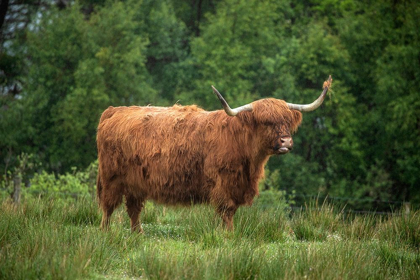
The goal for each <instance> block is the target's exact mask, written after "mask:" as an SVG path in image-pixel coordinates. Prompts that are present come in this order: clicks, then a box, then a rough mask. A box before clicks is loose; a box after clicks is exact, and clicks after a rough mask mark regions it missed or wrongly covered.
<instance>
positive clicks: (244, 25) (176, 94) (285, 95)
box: [0, 0, 420, 210]
mask: <svg viewBox="0 0 420 280" xmlns="http://www.w3.org/2000/svg"><path fill="white" fill-rule="evenodd" d="M26 2H27V1H24V3H22V4H21V3H18V4H19V5H21V6H22V5H29V4H30V5H29V6H30V7H29V6H28V7H29V9H28V10H27V11H28V12H27V14H26V15H25V17H24V18H25V19H26V20H27V21H28V22H25V23H24V24H23V25H21V26H19V27H18V28H16V29H15V34H12V35H13V36H10V39H7V40H4V41H2V42H1V48H0V51H1V54H0V91H1V95H0V159H2V161H1V162H0V169H1V170H4V173H2V175H1V176H0V181H3V182H4V181H6V180H8V179H7V178H8V176H9V177H10V172H14V170H15V168H17V167H18V164H19V163H18V162H19V160H18V156H19V155H21V153H26V154H31V155H33V156H34V158H35V160H36V162H39V163H42V165H39V168H38V170H37V171H39V172H40V174H44V177H45V179H46V178H47V177H48V176H49V175H48V176H47V175H46V174H51V172H55V174H57V175H56V176H57V178H59V177H60V176H66V174H71V168H72V167H74V166H76V167H77V168H78V169H77V170H83V169H84V168H86V167H87V166H89V164H90V163H91V162H93V161H94V160H95V159H96V157H97V152H96V148H95V135H96V126H97V123H98V119H99V117H100V114H101V112H103V110H104V109H106V108H107V107H108V106H120V105H148V104H153V105H157V106H168V105H172V104H174V103H176V102H179V103H181V104H184V105H186V104H192V103H195V104H198V105H200V106H202V107H204V108H205V109H210V110H211V109H219V107H220V105H219V103H218V102H217V99H216V98H215V97H214V95H213V94H212V92H211V88H210V85H215V86H216V88H218V89H219V90H220V92H221V93H222V94H223V95H224V96H225V97H226V99H227V101H228V102H229V103H230V104H231V105H232V106H239V105H243V104H245V103H248V102H252V101H253V100H256V99H260V98H265V97H274V98H280V99H284V100H287V101H289V102H293V103H309V102H312V101H313V100H314V99H315V98H316V97H317V96H318V94H319V93H320V91H321V86H322V82H323V81H324V80H325V79H326V78H327V77H328V75H330V74H331V75H332V77H333V79H334V82H333V88H332V95H331V96H330V98H329V99H327V100H326V101H325V102H324V105H323V106H322V107H321V108H320V109H318V110H316V111H314V112H311V113H306V114H304V116H303V122H302V126H301V127H300V129H299V131H298V133H297V134H296V135H295V136H294V143H295V145H294V150H293V152H292V153H291V154H288V155H285V156H281V157H275V158H274V157H273V158H272V159H271V160H270V161H269V166H268V171H269V175H268V178H269V180H271V182H270V184H271V186H270V192H273V194H272V195H273V197H274V196H277V195H278V196H279V197H285V196H284V195H283V194H280V193H282V191H286V196H287V195H290V194H292V192H293V191H294V192H295V196H296V197H295V202H296V204H297V205H302V204H303V203H304V201H305V199H306V197H307V196H316V195H317V194H320V195H330V197H341V198H344V199H347V198H351V199H352V200H351V201H350V200H348V201H347V202H348V207H352V208H355V209H376V210H390V208H392V207H391V206H390V205H392V206H394V205H398V204H401V203H402V202H404V201H409V202H411V203H412V204H413V205H416V206H418V205H419V204H420V191H419V189H418V187H417V186H418V185H419V184H420V176H419V174H420V153H419V151H420V129H419V127H420V125H419V124H420V120H419V116H420V101H419V100H420V99H419V98H418V97H419V92H420V66H419V63H418V61H419V59H418V58H419V56H420V39H419V33H418V30H419V29H420V6H419V5H418V4H417V2H416V1H413V0H407V1H390V0H380V1H373V2H366V1H360V0H358V1H337V0H310V1H308V0H298V1H288V0H280V1H272V0H262V1H256V0H251V1H245V0H217V1H215V0H212V1H210V0H200V1H174V0H163V1H151V0H144V1H134V0H128V1H123V2H118V1H117V2H116V1H108V0H80V1H70V2H69V1H67V2H66V3H64V2H62V1H61V2H59V3H57V4H53V3H49V2H42V1H41V2H39V3H38V2H37V3H38V4H33V5H32V4H31V3H32V2H30V3H29V2H28V3H26ZM60 3H61V4H60ZM8 13H9V14H8V15H9V16H11V17H12V16H13V15H12V14H15V13H18V12H17V11H15V10H11V9H10V8H9V10H8ZM6 19H7V15H6ZM6 25H7V24H5V25H4V26H6ZM7 26H8V27H7V30H6V29H4V28H6V27H4V28H3V27H2V28H3V30H2V34H5V31H7V32H9V33H10V32H11V31H13V28H10V25H7ZM25 27H26V28H25ZM8 38H9V37H8ZM43 170H45V171H46V172H47V173H42V171H43ZM8 171H10V172H9V173H8ZM33 171H35V170H32V171H30V170H27V171H26V172H27V174H26V175H25V176H26V177H27V178H29V177H31V176H32V172H33ZM270 174H271V175H270ZM276 174H277V175H276ZM36 176H39V174H38V175H36ZM270 176H271V177H270ZM9 182H10V180H9ZM2 184H3V185H4V184H6V183H2ZM3 188H4V187H3ZM274 192H275V193H274ZM263 196H264V195H263ZM263 199H266V198H263V197H261V200H263ZM279 199H280V198H279Z"/></svg>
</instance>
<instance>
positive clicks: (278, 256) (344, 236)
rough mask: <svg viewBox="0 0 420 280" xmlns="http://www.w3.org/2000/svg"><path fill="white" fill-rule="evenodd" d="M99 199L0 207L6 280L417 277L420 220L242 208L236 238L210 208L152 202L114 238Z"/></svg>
mask: <svg viewBox="0 0 420 280" xmlns="http://www.w3.org/2000/svg"><path fill="white" fill-rule="evenodd" d="M100 218H101V217H100V213H99V211H98V208H97V205H96V203H95V202H94V201H92V200H91V199H90V198H85V199H79V200H77V201H74V202H62V201H56V200H53V199H28V200H25V201H23V203H22V204H21V205H20V206H19V207H16V206H14V205H13V204H11V203H10V202H7V201H4V202H2V203H1V205H0V279H86V278H88V279H104V278H106V279H132V278H142V279H418V277H419V275H420V257H419V232H420V228H419V226H420V212H419V211H414V212H411V213H410V214H407V215H406V214H404V213H399V212H397V213H394V214H393V215H389V216H381V217H376V216H374V215H367V216H345V215H343V212H342V211H341V209H337V208H336V207H333V206H332V205H330V204H327V203H318V202H316V201H315V202H312V203H308V206H307V207H306V208H303V209H302V211H299V212H297V213H295V214H293V215H291V216H289V215H288V214H286V213H284V212H281V211H278V210H275V209H264V210H263V209H260V208H258V207H250V208H247V207H243V208H240V209H239V210H238V212H237V214H236V215H235V220H234V225H235V230H234V231H233V232H228V231H226V230H225V229H224V227H223V225H222V223H221V220H220V218H219V217H218V216H217V215H216V214H215V213H214V209H213V208H212V207H209V206H194V207H190V208H183V207H173V208H167V207H163V206H159V205H154V204H152V203H147V205H146V210H145V212H144V213H143V214H142V222H143V228H144V230H145V234H143V235H139V234H131V232H130V230H129V228H130V226H129V221H128V218H127V214H126V213H125V209H124V208H123V207H121V208H120V209H118V210H117V211H116V213H115V214H114V215H113V218H112V223H111V228H110V230H109V231H108V232H103V231H101V230H99V223H100Z"/></svg>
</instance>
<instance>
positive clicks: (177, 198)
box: [97, 99, 302, 231]
mask: <svg viewBox="0 0 420 280" xmlns="http://www.w3.org/2000/svg"><path fill="white" fill-rule="evenodd" d="M252 105H253V111H248V112H241V113H239V114H238V115H237V116H235V117H230V116H228V115H226V113H225V112H224V111H222V110H219V111H212V112H208V111H204V110H203V109H201V108H199V107H197V106H195V105H192V106H179V105H174V106H173V107H150V106H148V107H135V106H132V107H109V108H108V109H106V110H105V111H104V112H103V114H102V116H101V119H100V122H99V126H98V134H97V145H98V157H99V172H98V179H97V195H98V199H99V203H100V207H101V208H102V211H103V218H102V223H101V226H102V228H107V227H108V225H109V218H110V216H111V214H112V212H113V211H114V209H115V208H116V207H117V206H118V205H120V204H121V203H122V201H123V196H125V201H126V206H127V211H128V214H129V217H130V219H131V227H132V230H133V231H142V228H141V224H140V222H139V214H140V211H141V209H142V207H143V205H144V202H145V201H146V200H148V199H151V200H154V201H156V202H158V203H162V204H167V205H168V204H169V205H174V204H183V205H191V203H211V204H213V205H215V207H216V210H217V212H218V213H219V214H220V215H221V217H222V219H223V220H224V222H225V224H226V226H227V227H228V228H229V229H232V227H233V224H232V218H233V215H234V214H235V211H236V209H237V208H238V207H239V206H240V205H245V204H247V205H251V204H252V201H253V199H254V197H255V196H256V195H258V181H259V180H260V179H261V178H262V177H263V175H264V165H265V163H266V162H267V160H268V158H269V156H270V155H272V154H275V153H276V151H275V150H274V149H273V147H275V146H276V145H278V144H279V143H280V142H279V141H280V137H282V136H290V135H291V133H293V132H295V131H296V130H297V127H298V126H299V124H300V123H301V120H302V115H301V113H300V112H299V111H295V110H289V109H288V107H287V105H286V103H285V102H284V101H282V100H277V99H263V100H258V101H255V102H253V103H252Z"/></svg>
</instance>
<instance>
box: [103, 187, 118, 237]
mask: <svg viewBox="0 0 420 280" xmlns="http://www.w3.org/2000/svg"><path fill="white" fill-rule="evenodd" d="M104 187H105V189H104V190H102V193H101V198H100V206H101V209H102V213H103V214H102V221H101V229H102V230H108V228H109V221H110V219H111V215H112V213H113V212H114V210H115V209H116V208H117V207H118V206H119V205H120V204H121V202H122V193H121V190H120V189H116V191H113V192H112V190H114V189H112V187H113V186H109V187H110V188H106V186H104Z"/></svg>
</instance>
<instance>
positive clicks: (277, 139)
mask: <svg viewBox="0 0 420 280" xmlns="http://www.w3.org/2000/svg"><path fill="white" fill-rule="evenodd" d="M331 83H332V78H331V76H329V78H328V80H327V81H325V82H324V86H323V88H324V90H323V91H322V93H321V95H320V96H319V97H318V99H316V100H315V101H314V102H312V103H311V104H293V103H287V102H285V101H283V100H279V99H275V98H267V99H261V100H257V101H254V102H252V103H249V104H246V105H244V106H241V107H238V108H235V109H231V108H230V107H229V105H228V103H227V102H226V100H225V99H224V98H223V96H222V95H221V94H220V93H219V92H218V91H217V89H216V88H215V87H213V86H212V88H213V91H214V93H215V94H216V95H217V97H218V98H219V100H220V102H221V103H222V106H223V109H224V110H225V112H226V114H228V115H229V116H232V117H233V116H237V115H238V114H239V113H240V112H248V113H246V114H243V117H244V119H247V120H248V121H252V122H254V123H255V124H256V125H257V126H256V127H257V128H259V130H260V131H256V133H261V135H262V139H263V142H264V146H265V147H266V148H267V153H269V154H286V153H288V152H289V151H290V150H291V149H292V148H293V139H292V134H293V133H294V132H295V131H296V130H297V128H298V126H299V125H300V123H301V121H302V113H301V112H309V111H313V110H315V109H316V108H318V107H319V106H320V105H321V104H322V102H323V101H324V99H325V96H326V94H327V92H328V89H329V88H330V87H331ZM240 116H241V115H239V116H238V117H240ZM247 116H252V117H251V118H247Z"/></svg>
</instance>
